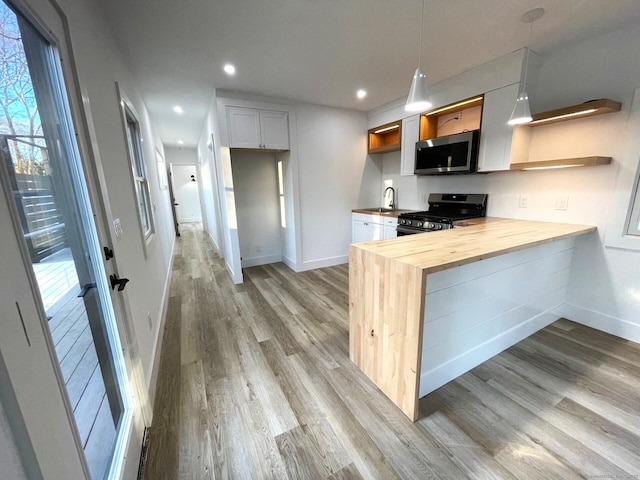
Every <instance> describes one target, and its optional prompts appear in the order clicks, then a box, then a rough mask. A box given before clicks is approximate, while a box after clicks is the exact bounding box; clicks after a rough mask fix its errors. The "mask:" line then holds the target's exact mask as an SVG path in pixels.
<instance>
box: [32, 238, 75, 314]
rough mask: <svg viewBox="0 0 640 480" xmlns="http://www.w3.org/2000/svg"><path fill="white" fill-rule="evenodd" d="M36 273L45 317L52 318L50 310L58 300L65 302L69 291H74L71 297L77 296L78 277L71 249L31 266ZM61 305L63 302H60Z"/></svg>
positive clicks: (61, 251)
mask: <svg viewBox="0 0 640 480" xmlns="http://www.w3.org/2000/svg"><path fill="white" fill-rule="evenodd" d="M33 270H34V272H35V273H36V279H37V280H38V286H39V287H40V295H41V296H42V301H43V302H44V309H45V311H46V312H47V315H49V316H52V315H53V312H52V309H54V310H55V308H56V304H57V303H58V302H60V300H66V299H67V297H68V294H69V291H70V290H76V292H75V293H74V294H72V295H77V290H79V287H78V275H77V274H76V267H75V265H74V263H73V257H72V256H71V249H70V248H68V247H67V248H65V249H63V250H60V251H59V252H56V253H54V254H53V255H51V256H49V257H47V258H45V259H44V260H41V261H40V262H38V263H34V264H33ZM60 303H61V305H63V304H64V303H65V302H64V301H63V302H60Z"/></svg>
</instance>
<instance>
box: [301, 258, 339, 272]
mask: <svg viewBox="0 0 640 480" xmlns="http://www.w3.org/2000/svg"><path fill="white" fill-rule="evenodd" d="M345 263H349V255H337V256H335V257H328V258H322V259H320V260H310V261H307V262H302V267H301V268H300V270H296V271H298V272H306V271H307V270H315V269H316V268H325V267H333V266H335V265H343V264H345Z"/></svg>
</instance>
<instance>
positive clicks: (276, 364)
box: [145, 226, 640, 480]
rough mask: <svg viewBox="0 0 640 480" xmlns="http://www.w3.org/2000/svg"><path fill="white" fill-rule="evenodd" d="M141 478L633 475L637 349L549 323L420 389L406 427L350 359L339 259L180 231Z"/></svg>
mask: <svg viewBox="0 0 640 480" xmlns="http://www.w3.org/2000/svg"><path fill="white" fill-rule="evenodd" d="M177 242H178V243H177V244H176V251H175V258H174V265H173V278H172V283H171V294H170V300H169V311H168V317H167V321H166V322H167V323H166V327H165V331H164V338H163V348H162V354H161V360H160V373H159V379H158V386H157V394H156V400H155V413H154V423H153V425H152V427H151V432H150V437H149V448H148V460H147V466H146V471H145V479H147V480H164V479H167V480H174V479H189V480H191V479H193V480H195V479H210V478H217V479H262V478H273V479H286V478H290V479H320V478H330V479H346V478H367V479H368V478H380V479H393V478H406V479H415V478H455V479H460V478H473V477H475V478H540V479H543V478H544V479H547V478H579V476H580V475H583V476H585V475H604V474H607V475H611V476H615V475H625V474H637V473H640V457H639V456H638V451H637V445H638V444H639V443H640V403H639V401H638V398H637V391H638V389H639V388H640V350H639V349H638V346H637V345H635V344H632V343H630V342H627V341H624V340H621V339H619V338H616V337H611V336H609V335H607V334H605V333H602V332H598V331H594V330H591V329H589V328H587V327H583V326H580V325H577V324H574V323H572V322H568V321H566V320H561V321H558V322H556V323H555V324H553V325H552V326H550V327H547V328H546V329H544V330H542V331H541V332H538V333H537V334H535V335H533V336H532V337H530V338H528V339H526V340H525V341H523V342H520V343H519V344H518V345H516V346H514V347H512V348H510V349H509V350H507V351H505V352H503V353H502V354H500V355H498V356H496V357H494V358H493V359H491V360H489V361H488V362H485V363H484V364H482V365H480V366H478V367H477V368H476V369H474V370H472V371H471V372H469V373H467V374H465V375H463V376H462V377H459V378H458V379H456V380H455V381H453V382H451V383H449V384H447V385H445V386H444V387H442V388H440V389H438V390H437V391H436V392H433V393H432V394H430V395H429V396H427V397H425V398H424V399H422V400H421V416H420V419H419V420H418V421H417V422H416V423H414V424H412V423H411V422H409V421H408V420H407V419H406V418H405V417H404V415H403V414H402V413H401V412H400V411H399V410H397V409H396V407H395V406H394V405H393V404H392V403H391V402H390V401H388V400H387V399H386V398H385V397H384V396H383V395H382V394H381V393H380V392H379V391H378V390H377V388H376V387H375V386H374V385H373V384H372V383H371V382H370V381H369V380H368V379H367V378H366V377H365V376H364V375H363V374H362V373H361V372H360V371H359V370H358V369H357V368H356V367H355V366H354V365H353V364H352V363H351V362H350V361H349V357H348V288H347V285H348V266H347V265H340V266H337V267H330V268H325V269H320V270H314V271H308V272H304V273H299V274H296V273H294V272H292V271H291V270H290V269H288V268H287V267H286V266H284V265H283V264H273V265H266V266H261V267H252V268H247V269H244V274H245V283H244V284H243V285H238V286H236V285H233V284H232V283H231V281H230V279H229V276H228V274H227V272H226V271H225V269H224V264H223V262H222V261H221V260H220V259H219V258H218V256H217V255H216V254H215V253H214V249H213V246H212V244H211V242H210V240H209V239H208V237H207V236H206V234H205V233H204V232H202V231H199V230H197V229H195V228H193V227H192V226H188V227H185V228H183V231H182V237H181V238H179V239H177Z"/></svg>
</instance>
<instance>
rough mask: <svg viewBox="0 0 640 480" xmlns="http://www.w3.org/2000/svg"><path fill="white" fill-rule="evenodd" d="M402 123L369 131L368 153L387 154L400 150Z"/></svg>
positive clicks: (393, 123)
mask: <svg viewBox="0 0 640 480" xmlns="http://www.w3.org/2000/svg"><path fill="white" fill-rule="evenodd" d="M401 138H402V121H397V122H391V123H387V124H385V125H380V126H379V127H375V128H372V129H370V130H369V147H368V152H369V153H389V152H397V151H398V150H400V139H401Z"/></svg>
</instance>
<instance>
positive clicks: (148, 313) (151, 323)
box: [147, 312, 153, 330]
mask: <svg viewBox="0 0 640 480" xmlns="http://www.w3.org/2000/svg"><path fill="white" fill-rule="evenodd" d="M147 322H149V330H151V329H152V328H153V319H152V318H151V312H147Z"/></svg>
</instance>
